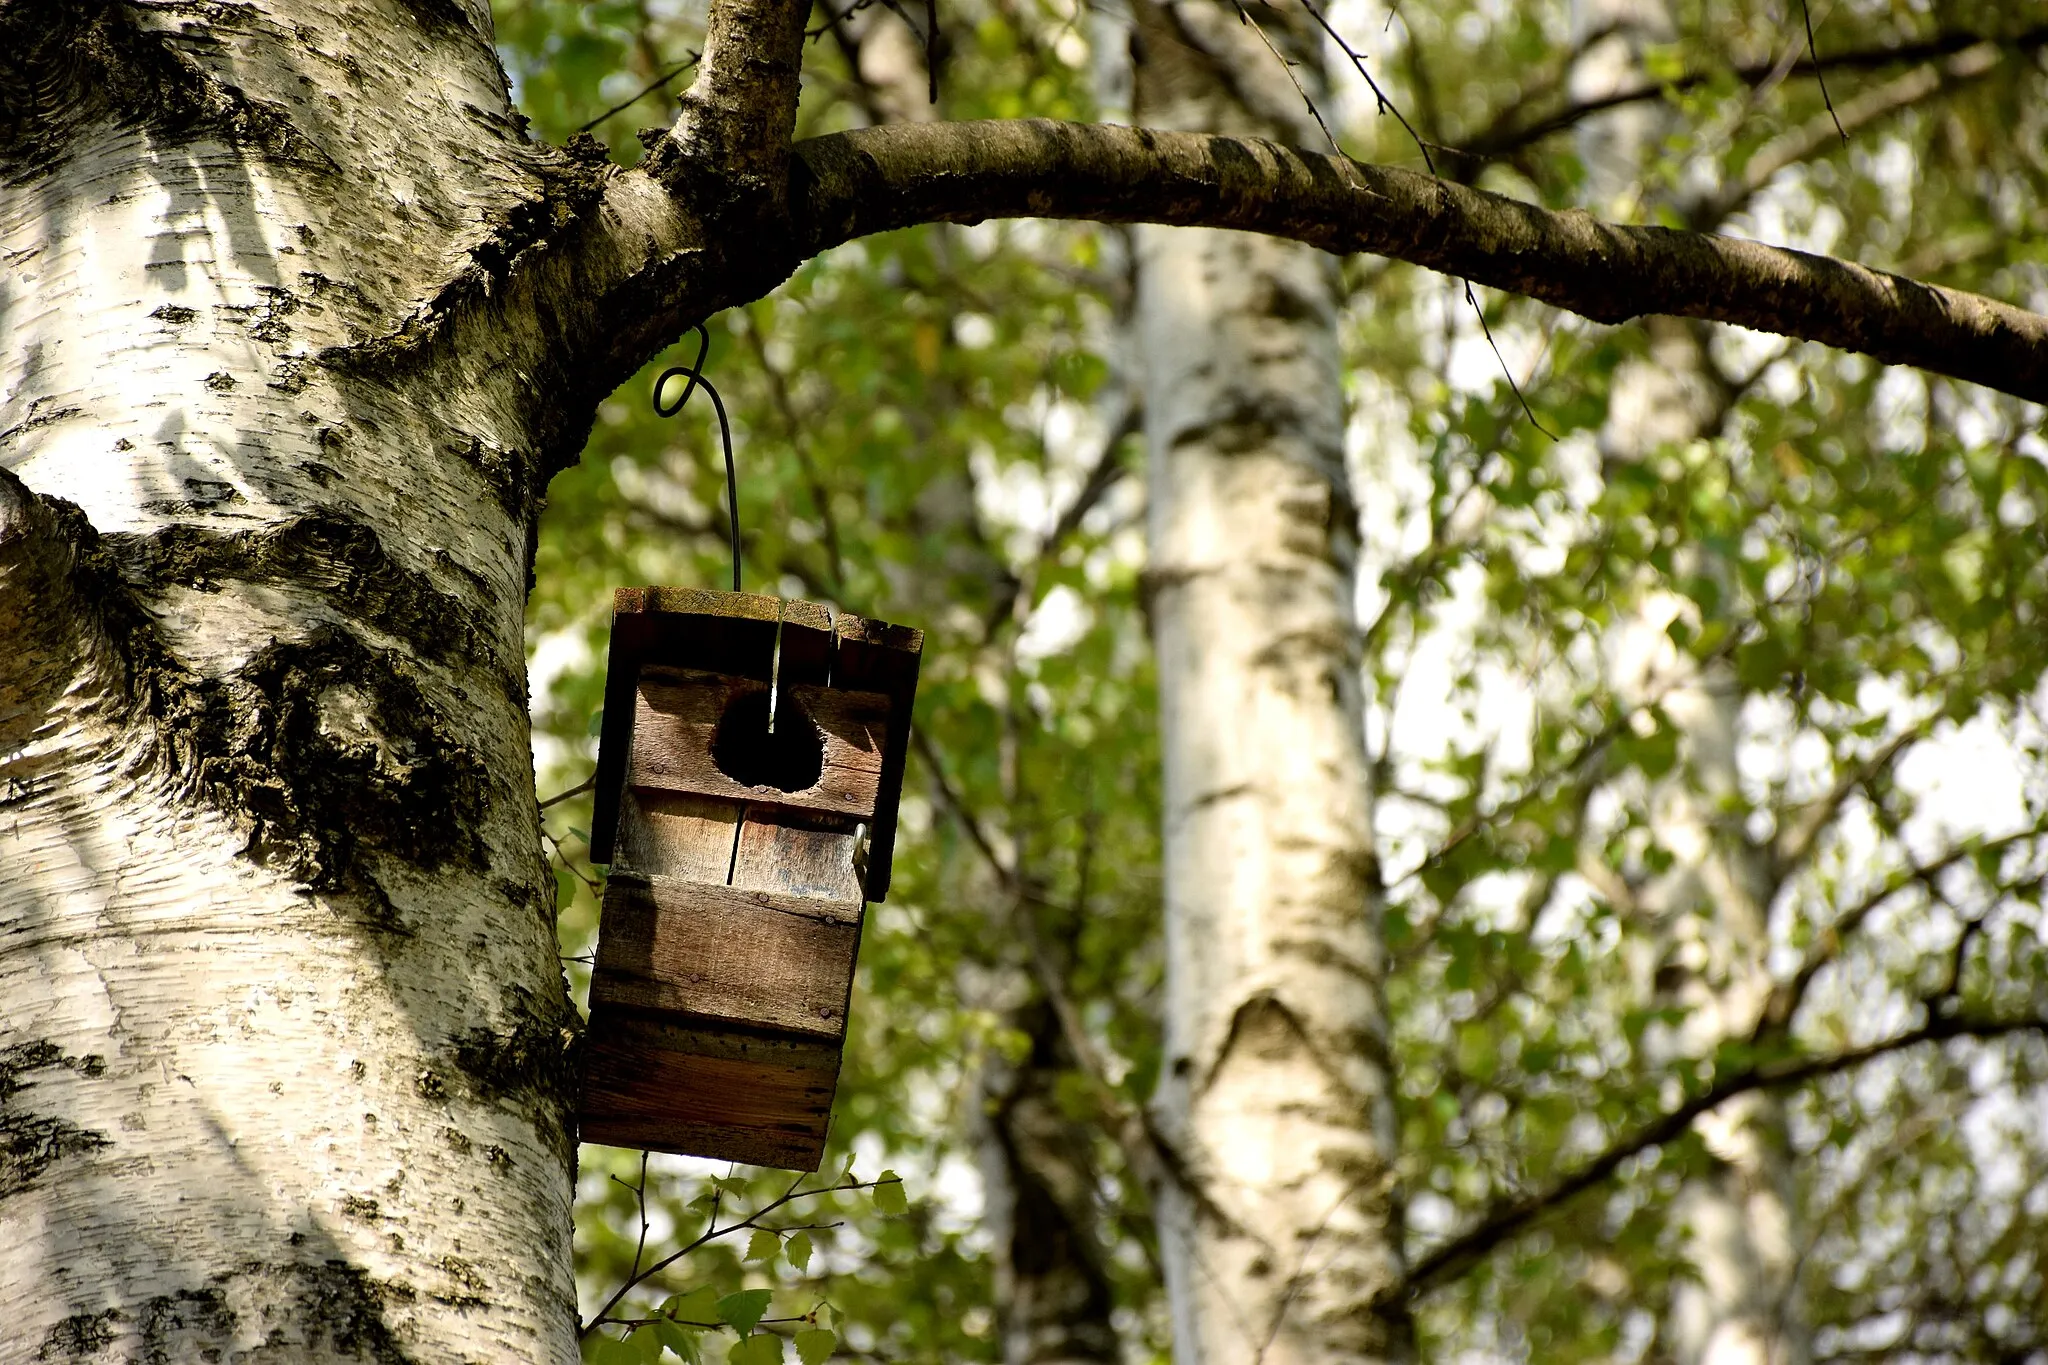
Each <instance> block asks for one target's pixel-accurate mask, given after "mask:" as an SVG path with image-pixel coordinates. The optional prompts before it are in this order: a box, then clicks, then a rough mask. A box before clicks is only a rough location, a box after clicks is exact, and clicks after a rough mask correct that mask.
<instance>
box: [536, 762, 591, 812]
mask: <svg viewBox="0 0 2048 1365" xmlns="http://www.w3.org/2000/svg"><path fill="white" fill-rule="evenodd" d="M596 785H597V770H596V769H595V768H593V769H591V772H590V776H588V777H586V778H584V779H583V780H582V781H581V782H578V783H577V784H576V785H575V786H573V787H571V788H569V790H567V791H561V792H556V793H555V794H554V795H553V796H550V797H549V798H548V799H547V800H545V801H543V802H541V803H540V808H541V809H542V810H546V809H547V808H548V807H549V806H558V805H560V804H561V803H562V802H564V801H567V800H568V799H569V798H570V797H572V796H581V795H583V793H585V792H587V791H589V790H590V789H591V788H592V787H595V786H596Z"/></svg>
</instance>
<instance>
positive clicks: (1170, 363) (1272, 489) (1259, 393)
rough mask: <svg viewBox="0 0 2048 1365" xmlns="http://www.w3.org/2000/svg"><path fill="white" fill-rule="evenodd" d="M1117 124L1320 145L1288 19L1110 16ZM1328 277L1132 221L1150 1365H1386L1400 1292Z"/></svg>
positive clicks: (1316, 266)
mask: <svg viewBox="0 0 2048 1365" xmlns="http://www.w3.org/2000/svg"><path fill="white" fill-rule="evenodd" d="M1135 8H1136V14H1137V22H1136V26H1135V30H1134V34H1133V54H1134V57H1135V59H1136V69H1137V79H1136V96H1135V104H1136V112H1137V116H1138V120H1139V121H1140V122H1143V123H1149V124H1155V125H1160V126H1165V127H1173V128H1197V127H1200V128H1209V129H1216V130H1228V131H1230V132H1233V133H1240V134H1256V135H1264V136H1275V137H1278V138H1280V139H1282V140H1283V141H1287V142H1290V143H1294V144H1296V145H1303V146H1307V145H1313V141H1314V139H1315V138H1316V137H1317V136H1318V134H1317V132H1316V130H1315V126H1314V123H1313V121H1312V120H1311V119H1310V118H1309V115H1308V111H1307V109H1306V108H1305V107H1304V105H1303V103H1302V96H1301V95H1300V94H1299V93H1297V91H1296V90H1295V88H1294V86H1293V84H1292V83H1291V82H1290V80H1289V77H1288V73H1287V70H1286V68H1284V67H1283V66H1282V65H1281V62H1280V59H1279V58H1278V57H1277V56H1275V55H1274V53H1273V52H1272V51H1270V50H1268V48H1267V46H1266V44H1265V42H1264V41H1262V40H1261V37H1260V33H1262V32H1263V34H1264V35H1265V37H1266V39H1268V40H1270V41H1271V42H1272V43H1273V44H1274V45H1275V46H1277V47H1279V48H1281V50H1283V51H1287V52H1288V53H1289V54H1290V56H1293V57H1295V58H1297V59H1298V60H1300V61H1301V62H1302V65H1301V66H1300V67H1298V68H1297V75H1298V76H1299V78H1300V79H1302V80H1303V82H1304V83H1307V84H1311V88H1313V85H1312V82H1313V81H1314V79H1315V76H1316V72H1317V63H1316V61H1315V59H1314V53H1315V51H1316V45H1315V42H1314V40H1313V38H1312V37H1309V36H1308V35H1305V34H1304V33H1302V32H1301V31H1300V30H1299V28H1298V27H1297V26H1298V25H1299V23H1300V22H1301V20H1302V19H1303V18H1304V17H1305V16H1302V15H1300V14H1299V12H1298V11H1294V10H1289V11H1285V12H1282V11H1278V10H1274V9H1271V8H1268V7H1265V6H1259V5H1254V6H1252V7H1251V10H1250V14H1251V16H1252V19H1253V21H1254V22H1255V23H1256V24H1257V25H1258V28H1257V29H1256V30H1255V29H1254V28H1252V27H1250V26H1247V25H1245V24H1241V23H1240V21H1239V17H1238V15H1237V13H1236V12H1234V11H1233V9H1232V8H1231V7H1230V6H1228V5H1222V4H1210V3H1206V2H1200V3H1181V4H1165V5H1152V4H1140V5H1138V6H1136V7H1135ZM1337 295H1338V289H1337V271H1336V263H1335V261H1334V260H1332V259H1331V258H1330V257H1328V256H1326V255H1323V254H1321V253H1319V252H1315V251H1311V250H1308V249H1306V248H1304V247H1300V246H1296V245H1291V244H1287V243H1281V242H1276V241H1272V240H1270V239H1266V238H1259V237H1252V236H1246V235H1240V234H1233V233H1223V232H1209V231H1182V230H1176V229H1159V228H1141V229H1139V231H1138V233H1137V307H1136V320H1135V332H1136V342H1137V349H1138V352H1139V360H1138V364H1139V366H1140V368H1141V370H1142V372H1143V382H1144V400H1143V401H1144V407H1145V414H1146V421H1145V433H1146V440H1147V443H1148V446H1149V449H1150V456H1149V459H1150V472H1149V476H1148V487H1149V497H1150V526H1151V561H1150V569H1149V574H1150V579H1149V583H1150V591H1151V596H1150V606H1151V614H1152V626H1153V636H1154V640H1155V642H1156V647H1157V654H1158V667H1159V679H1160V683H1159V687H1160V711H1161V722H1160V723H1161V731H1162V739H1161V743H1162V748H1163V750H1164V759H1165V773H1166V782H1165V810H1164V820H1165V848H1164V872H1165V895H1166V938H1167V1004H1166V1051H1165V1065H1164V1070H1163V1073H1162V1077H1161V1081H1160V1087H1159V1092H1158V1095H1157V1099H1156V1105H1157V1110H1158V1120H1159V1122H1160V1124H1161V1126H1162V1128H1163V1130H1164V1132H1165V1135H1166V1137H1167V1139H1168V1141H1169V1142H1170V1143H1171V1145H1172V1146H1173V1148H1174V1149H1175V1151H1176V1153H1177V1155H1178V1158H1179V1161H1180V1163H1181V1167H1182V1171H1183V1174H1184V1179H1183V1180H1181V1181H1177V1182H1176V1181H1168V1182H1167V1183H1166V1184H1165V1186H1164V1187H1163V1188H1162V1190H1161V1191H1160V1243H1161V1254H1162V1258H1163V1260H1164V1261H1165V1264H1166V1271H1167V1283H1168V1292H1169V1295H1170V1299H1171V1305H1172V1316H1173V1335H1174V1351H1175V1357H1176V1359H1178V1360H1180V1361H1183V1362H1187V1363H1188V1365H1193V1363H1194V1362H1206V1363H1208V1365H1222V1362H1238V1361H1248V1360H1254V1359H1256V1360H1263V1361H1265V1362H1268V1365H1283V1363H1284V1365H1295V1363H1296V1362H1311V1361H1313V1362H1335V1361H1368V1360H1385V1359H1394V1358H1400V1357H1402V1356H1403V1355H1404V1354H1405V1353H1406V1350H1407V1339H1406V1328H1405V1322H1404V1320H1402V1319H1401V1318H1400V1317H1399V1316H1398V1315H1397V1314H1394V1313H1385V1314H1383V1313H1382V1312H1380V1311H1378V1310H1377V1308H1376V1305H1375V1298H1376V1296H1377V1295H1380V1294H1381V1293H1383V1292H1384V1291H1386V1290H1388V1289H1389V1288H1390V1287H1391V1286H1393V1285H1394V1284H1395V1283H1396V1282H1397V1281H1398V1279H1399V1276H1400V1273H1401V1266H1400V1241H1399V1227H1400V1219H1399V1206H1398V1202H1397V1198H1396V1192H1395V1190H1394V1187H1393V1174H1392V1165H1393V1159H1394V1134H1393V1131H1392V1121H1391V1107H1390V1104H1389V1099H1388V1094H1389V1087H1388V1076H1387V1070H1386V1067H1387V1057H1386V1048H1385V1036H1386V1023H1385V1017H1384V1010H1383V1005H1382V1001H1381V995H1380V984H1381V980H1382V977H1383V972H1384V962H1383V950H1382V947H1381V943H1380V939H1379V930H1378V924H1377V918H1376V908H1377V907H1376V888H1375V886H1374V877H1375V873H1374V868H1373V862H1372V857H1371V851H1370V850H1371V844H1370V829H1369V822H1368V819H1367V805H1366V800H1367V793H1366V775H1365V762H1364V747H1363V741H1362V736H1361V732H1360V710H1359V702H1358V687H1357V636H1356V630H1355V623H1354V619H1353V612H1352V607H1351V595H1352V565H1353V550H1354V541H1355V534H1356V522H1357V519H1356V514H1355V510H1354V508H1353V505H1352V501H1351V495H1350V491H1349V483H1348V480H1347V478H1346V476H1345V471H1344V445H1343V430H1344V408H1343V402H1342V396H1341V395H1342V392H1343V390H1342V384H1341V376H1340V373H1339V363H1338V353H1337V340H1336V315H1337Z"/></svg>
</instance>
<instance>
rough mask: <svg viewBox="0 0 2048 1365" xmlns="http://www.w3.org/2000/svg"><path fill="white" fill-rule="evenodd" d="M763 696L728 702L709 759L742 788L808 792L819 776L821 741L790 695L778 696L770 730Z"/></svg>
mask: <svg viewBox="0 0 2048 1365" xmlns="http://www.w3.org/2000/svg"><path fill="white" fill-rule="evenodd" d="M768 697H769V694H768V693H766V692H742V693H740V694H739V695H738V696H736V697H734V698H733V699H732V701H731V703H730V704H728V705H727V706H726V708H725V714H724V715H723V716H720V717H719V719H718V731H717V733H716V734H715V735H714V736H713V737H712V740H711V761H712V762H713V763H715V764H717V765H718V771H720V772H722V773H724V774H725V775H726V776H727V777H729V778H731V779H732V780H733V781H735V782H737V783H739V784H740V785H741V786H742V787H773V788H774V789H775V790H776V791H780V792H801V791H809V790H810V789H811V788H812V787H815V786H817V785H818V779H819V778H820V777H821V776H823V775H824V772H825V740H824V737H823V736H822V735H821V734H819V732H818V726H817V722H815V721H813V720H812V719H811V718H810V716H809V715H808V714H806V713H805V711H804V708H803V707H802V706H801V705H799V704H798V703H797V701H796V699H795V698H794V697H784V698H782V704H781V705H780V706H778V707H776V708H775V711H776V714H775V728H774V729H773V730H770V729H769V728H768V719H769V710H768Z"/></svg>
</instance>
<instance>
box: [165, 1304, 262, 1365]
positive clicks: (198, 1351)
mask: <svg viewBox="0 0 2048 1365" xmlns="http://www.w3.org/2000/svg"><path fill="white" fill-rule="evenodd" d="M239 1321H240V1319H239V1317H238V1316H237V1315H236V1313H235V1310H234V1309H232V1308H230V1307H228V1303H227V1296H226V1295H224V1294H222V1293H221V1291H220V1290H219V1289H217V1288H207V1289H181V1290H179V1291H178V1292H177V1293H175V1294H159V1295H157V1296H156V1297H155V1298H153V1299H151V1300H150V1301H149V1302H147V1303H145V1304H144V1305H143V1306H142V1323H141V1327H142V1356H141V1359H142V1361H143V1362H144V1365H175V1362H179V1361H185V1360H191V1359H195V1358H197V1359H201V1360H219V1359H221V1350H220V1348H218V1347H215V1346H213V1345H212V1344H211V1343H213V1342H224V1341H226V1339H227V1338H228V1337H229V1336H230V1335H231V1334H232V1333H233V1332H234V1330H235V1326H236V1324H237V1323H238V1322H239ZM187 1332H190V1333H192V1334H193V1335H194V1337H195V1338H196V1339H194V1340H189V1341H188V1340H181V1339H180V1338H181V1337H182V1336H183V1334H185V1333H187Z"/></svg>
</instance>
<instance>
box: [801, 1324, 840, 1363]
mask: <svg viewBox="0 0 2048 1365" xmlns="http://www.w3.org/2000/svg"><path fill="white" fill-rule="evenodd" d="M838 1346H839V1334H838V1333H837V1332H828V1331H826V1330H825V1329H824V1328H822V1327H806V1328H805V1329H804V1330H803V1331H801V1332H798V1333H797V1334H796V1357H797V1359H798V1360H801V1361H802V1362H803V1365H823V1362H824V1361H825V1360H826V1359H827V1358H828V1357H830V1356H831V1354H832V1352H833V1351H834V1350H836V1349H838Z"/></svg>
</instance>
